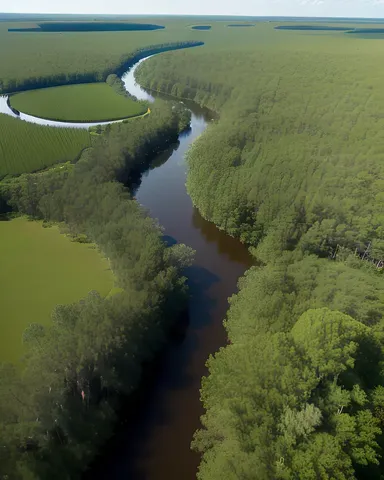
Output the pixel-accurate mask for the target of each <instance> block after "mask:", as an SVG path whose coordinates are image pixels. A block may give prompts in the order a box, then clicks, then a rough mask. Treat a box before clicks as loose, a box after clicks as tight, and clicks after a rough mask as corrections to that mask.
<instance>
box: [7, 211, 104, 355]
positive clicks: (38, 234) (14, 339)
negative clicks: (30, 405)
mask: <svg viewBox="0 0 384 480" xmlns="http://www.w3.org/2000/svg"><path fill="white" fill-rule="evenodd" d="M0 252H1V255H0V261H1V268H0V285H1V289H0V304H1V317H0V362H2V361H6V362H17V361H18V360H19V359H20V357H21V356H22V354H23V352H24V348H23V344H22V334H23V331H24V330H25V328H26V327H28V326H29V324H31V323H41V324H45V325H47V324H49V323H50V315H51V312H52V309H53V308H54V307H55V306H56V305H58V304H69V303H73V302H76V301H78V300H80V299H81V298H83V297H85V296H86V295H87V294H88V292H90V291H91V290H96V291H98V292H99V293H100V295H103V296H105V295H108V293H109V292H110V290H111V289H112V287H113V274H112V272H111V270H110V269H109V265H108V262H107V260H106V259H104V258H103V257H102V256H101V255H100V253H99V252H98V251H97V250H96V249H94V248H91V247H90V245H89V244H80V243H76V242H72V241H71V240H70V239H69V238H68V237H66V236H65V235H61V234H60V233H59V230H58V228H57V227H51V228H43V226H42V223H41V222H37V221H29V220H27V219H26V218H17V219H15V220H11V221H0Z"/></svg>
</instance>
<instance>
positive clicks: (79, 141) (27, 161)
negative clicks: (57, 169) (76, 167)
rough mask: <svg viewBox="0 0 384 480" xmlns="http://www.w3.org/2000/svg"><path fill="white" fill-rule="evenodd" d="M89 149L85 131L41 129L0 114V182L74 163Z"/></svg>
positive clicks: (88, 137) (38, 126)
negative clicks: (8, 177)
mask: <svg viewBox="0 0 384 480" xmlns="http://www.w3.org/2000/svg"><path fill="white" fill-rule="evenodd" d="M90 145H91V136H90V134H89V132H88V131H87V130H83V129H76V128H52V127H45V126H40V125H35V124H32V123H27V122H24V121H22V120H19V119H18V118H13V117H10V116H8V115H4V114H0V178H1V177H4V176H5V175H9V174H20V173H28V172H34V171H37V170H41V169H43V168H46V167H49V166H50V165H54V164H56V163H61V162H66V161H72V160H75V159H76V158H77V156H78V155H79V153H80V152H81V150H82V149H84V148H86V147H89V146H90Z"/></svg>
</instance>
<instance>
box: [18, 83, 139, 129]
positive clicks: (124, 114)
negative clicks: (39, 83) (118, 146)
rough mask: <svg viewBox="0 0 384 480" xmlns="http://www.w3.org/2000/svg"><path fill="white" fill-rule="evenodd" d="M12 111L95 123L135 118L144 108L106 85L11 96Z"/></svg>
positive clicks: (47, 117)
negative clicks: (13, 109)
mask: <svg viewBox="0 0 384 480" xmlns="http://www.w3.org/2000/svg"><path fill="white" fill-rule="evenodd" d="M10 102H11V105H12V107H13V108H15V109H16V110H19V111H20V112H23V113H28V114H29V115H34V116H36V117H41V118H46V119H49V120H62V121H69V122H71V121H73V122H98V121H100V122H101V121H108V120H117V119H121V118H128V117H135V116H138V115H142V114H143V113H145V112H146V111H147V106H146V105H145V104H143V103H139V102H136V101H134V100H132V99H131V98H128V97H124V96H123V95H119V94H117V93H116V92H115V91H114V90H113V89H112V88H111V87H110V86H109V85H107V84H106V83H89V84H82V85H68V86H63V87H54V88H43V89H39V90H31V91H28V92H23V93H18V94H16V95H12V96H11V98H10Z"/></svg>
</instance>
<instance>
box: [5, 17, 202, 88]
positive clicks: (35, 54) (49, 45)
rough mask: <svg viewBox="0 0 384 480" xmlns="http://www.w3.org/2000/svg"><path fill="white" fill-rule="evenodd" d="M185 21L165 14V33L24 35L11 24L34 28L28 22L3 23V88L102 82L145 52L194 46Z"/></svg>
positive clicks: (192, 35)
mask: <svg viewBox="0 0 384 480" xmlns="http://www.w3.org/2000/svg"><path fill="white" fill-rule="evenodd" d="M154 23H156V21H155V22H154ZM187 23H188V22H187V21H181V22H180V20H179V19H172V18H171V19H167V21H166V22H165V23H164V25H165V26H166V28H165V29H164V30H162V31H161V32H160V31H145V32H129V31H126V32H118V31H109V32H102V31H99V32H86V34H85V33H83V32H65V33H61V32H42V33H39V32H25V33H21V34H20V33H14V32H9V31H8V28H12V27H15V26H16V27H21V28H22V27H25V26H27V27H30V26H31V24H30V23H29V22H27V23H23V22H19V21H18V22H17V23H16V24H15V23H13V22H9V23H7V22H1V24H0V93H10V92H16V91H23V90H30V89H36V88H42V87H53V86H59V85H69V84H75V83H91V82H104V81H105V80H106V78H107V77H108V75H109V74H111V73H118V74H121V73H123V72H124V71H125V70H126V69H127V67H128V66H130V65H132V64H133V63H135V61H136V60H139V59H140V58H143V57H145V56H147V55H151V54H154V53H156V52H161V51H166V50H168V49H169V50H172V49H174V48H184V47H188V46H191V45H193V44H194V43H193V41H194V37H195V36H196V32H193V31H191V30H189V29H186V28H185V25H186V24H187ZM159 34H160V37H159Z"/></svg>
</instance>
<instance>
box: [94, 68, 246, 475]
mask: <svg viewBox="0 0 384 480" xmlns="http://www.w3.org/2000/svg"><path fill="white" fill-rule="evenodd" d="M142 61H145V59H144V60H142ZM142 61H140V62H139V63H141V62H142ZM137 66H138V64H136V65H135V66H134V67H132V68H131V70H130V71H129V72H127V73H126V74H125V75H124V76H123V77H122V78H123V81H124V83H125V86H126V88H127V90H128V91H129V92H130V93H131V94H132V95H135V96H136V97H137V98H139V99H145V100H149V101H153V100H154V98H156V97H159V96H161V98H167V97H165V96H163V95H158V94H155V93H153V94H150V93H148V92H146V91H145V90H143V89H142V88H141V87H140V86H139V85H137V84H136V82H135V78H134V74H135V70H136V68H137ZM168 98H169V97H168ZM185 103H186V105H187V106H188V108H190V110H191V112H192V122H191V130H190V131H188V132H187V133H183V134H182V135H180V138H179V142H178V144H176V145H174V146H173V147H171V148H170V149H169V150H168V151H166V152H164V153H162V154H160V155H159V156H158V158H157V159H155V161H154V162H153V164H152V167H151V169H149V170H148V171H147V172H146V173H145V174H144V175H143V177H142V179H141V183H140V185H139V186H138V188H137V192H136V198H137V200H138V201H139V202H140V203H141V204H142V205H144V206H145V207H146V208H147V209H148V210H149V212H150V214H151V215H152V216H153V217H156V218H158V219H159V222H160V224H161V225H163V227H164V229H165V232H164V233H165V235H167V236H168V237H169V238H171V239H172V240H173V241H177V242H180V243H185V244H187V245H189V246H191V247H192V248H194V249H195V250H196V257H195V264H194V266H193V267H191V269H190V271H189V272H188V277H189V286H190V293H191V299H190V302H189V312H188V314H189V315H188V317H189V318H188V319H187V323H188V327H187V328H186V332H185V334H184V335H182V338H179V339H178V340H177V341H176V340H175V341H174V342H173V344H172V345H171V346H170V347H169V348H168V349H167V351H166V353H165V354H164V355H163V357H162V359H161V361H159V364H158V365H157V372H156V375H154V378H152V379H151V380H150V381H149V382H148V383H149V385H148V388H147V389H146V391H145V394H144V395H143V398H141V399H140V408H139V411H138V412H137V413H136V412H135V413H136V414H135V420H134V422H133V426H132V419H130V423H129V424H130V428H128V427H127V426H125V425H124V418H123V419H122V421H121V425H120V426H119V428H118V430H117V432H116V435H115V437H114V438H113V439H112V440H111V441H110V442H109V444H108V445H107V446H106V448H105V449H104V452H103V455H102V456H101V457H100V458H99V459H98V460H97V461H96V462H95V464H94V465H93V467H92V469H91V471H90V472H89V473H90V474H89V476H88V475H87V478H89V479H92V480H95V479H103V480H105V479H108V480H123V479H128V478H129V479H132V480H192V479H195V478H196V472H197V466H198V464H199V460H200V459H199V455H197V454H196V453H194V452H192V451H191V450H190V443H191V440H192V436H193V433H194V432H195V430H196V429H197V428H199V426H200V421H199V417H200V416H201V414H202V413H203V410H202V406H201V403H200V400H199V389H200V385H201V378H202V376H203V375H205V374H206V372H207V370H206V367H205V362H206V360H207V358H208V357H209V355H210V354H212V353H214V352H216V351H217V350H218V349H219V348H220V347H221V346H223V345H225V344H226V335H225V331H224V328H223V325H222V321H223V319H224V316H225V313H226V311H227V309H228V301H227V299H228V297H229V296H231V295H232V294H233V293H234V292H236V286H237V280H238V277H239V276H241V275H242V274H243V273H244V271H245V270H246V269H247V268H249V266H250V265H251V259H250V256H249V254H248V251H247V249H246V248H245V247H244V245H242V244H241V243H240V242H239V241H237V240H235V239H233V238H231V237H229V236H228V235H226V234H224V233H223V232H221V231H219V230H218V229H217V228H216V227H215V225H214V224H212V223H209V222H207V221H205V220H204V219H203V218H202V217H201V215H200V214H199V212H198V211H197V210H196V209H195V208H194V207H193V205H192V202H191V199H190V198H189V196H188V194H187V192H186V188H185V181H186V174H187V173H186V164H185V158H184V156H185V153H186V151H187V149H188V147H189V146H190V145H191V143H192V142H193V141H194V140H195V139H196V138H197V137H198V136H199V135H201V134H202V133H203V132H204V130H205V129H206V127H207V125H208V122H209V121H210V120H211V116H210V114H209V112H208V111H206V110H203V109H201V108H200V107H199V106H198V105H196V104H194V103H189V102H188V103H187V102H185ZM127 410H128V412H127V415H129V408H128V409H127Z"/></svg>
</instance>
